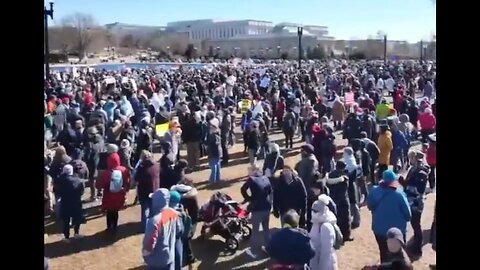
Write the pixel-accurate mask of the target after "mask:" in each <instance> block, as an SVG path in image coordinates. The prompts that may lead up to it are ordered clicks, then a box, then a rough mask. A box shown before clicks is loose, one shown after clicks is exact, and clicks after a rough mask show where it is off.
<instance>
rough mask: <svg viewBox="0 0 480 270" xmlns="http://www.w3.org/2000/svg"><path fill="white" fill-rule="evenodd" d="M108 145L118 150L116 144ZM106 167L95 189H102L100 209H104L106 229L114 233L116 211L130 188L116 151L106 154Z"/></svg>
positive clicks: (122, 203)
mask: <svg viewBox="0 0 480 270" xmlns="http://www.w3.org/2000/svg"><path fill="white" fill-rule="evenodd" d="M110 147H112V148H115V149H113V150H118V147H116V145H111V146H110ZM107 169H108V171H106V172H105V173H103V174H102V178H101V179H100V181H99V182H97V189H99V190H103V197H102V209H103V210H105V211H106V218H107V231H108V232H110V233H112V234H115V233H116V232H117V228H118V212H119V211H120V209H122V208H123V206H124V205H125V202H126V195H127V192H128V190H129V188H130V174H129V172H128V170H127V168H125V167H123V166H121V165H120V156H119V155H118V154H117V153H116V151H114V152H113V153H112V154H110V156H108V158H107Z"/></svg>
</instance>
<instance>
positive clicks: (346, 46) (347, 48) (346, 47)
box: [345, 45, 350, 60]
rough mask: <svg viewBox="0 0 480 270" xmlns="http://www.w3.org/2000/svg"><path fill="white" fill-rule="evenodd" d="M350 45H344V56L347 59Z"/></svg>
mask: <svg viewBox="0 0 480 270" xmlns="http://www.w3.org/2000/svg"><path fill="white" fill-rule="evenodd" d="M349 55H350V46H348V45H345V58H346V59H347V60H348V59H349V58H350V57H349Z"/></svg>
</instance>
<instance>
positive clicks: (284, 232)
mask: <svg viewBox="0 0 480 270" xmlns="http://www.w3.org/2000/svg"><path fill="white" fill-rule="evenodd" d="M300 219H301V216H299V214H298V213H297V212H296V211H295V210H292V209H291V210H288V211H287V212H286V213H285V214H284V215H283V216H282V221H281V223H282V228H281V229H280V230H279V231H277V232H275V233H273V234H272V237H271V238H270V241H269V242H268V245H267V248H266V250H267V252H268V254H269V255H270V257H271V258H272V259H273V261H274V264H273V267H274V269H277V270H288V269H291V270H300V269H305V265H306V264H308V263H309V262H310V260H311V259H312V258H313V256H315V249H314V247H313V246H312V243H311V241H310V236H309V235H308V232H307V231H306V230H305V229H302V228H299V225H300ZM286 243H288V244H286Z"/></svg>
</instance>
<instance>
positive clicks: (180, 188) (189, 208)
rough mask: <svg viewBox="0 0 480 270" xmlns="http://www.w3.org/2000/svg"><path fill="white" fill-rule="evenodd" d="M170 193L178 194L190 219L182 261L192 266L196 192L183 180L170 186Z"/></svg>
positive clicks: (196, 216) (196, 212)
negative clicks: (191, 241)
mask: <svg viewBox="0 0 480 270" xmlns="http://www.w3.org/2000/svg"><path fill="white" fill-rule="evenodd" d="M170 191H177V192H178V193H180V195H181V199H180V204H181V205H182V206H183V209H184V210H185V211H186V213H187V214H188V216H189V217H190V221H191V229H190V233H189V235H188V241H184V243H183V257H184V258H185V259H184V261H186V262H187V264H192V263H194V262H195V257H194V256H193V252H192V248H191V243H190V240H191V239H192V238H193V236H194V234H195V230H196V228H197V223H198V211H199V209H200V207H199V205H198V198H197V195H198V191H197V189H196V188H195V187H194V186H193V182H192V181H190V180H187V179H185V180H184V181H183V182H182V183H179V184H177V185H175V186H172V187H171V188H170Z"/></svg>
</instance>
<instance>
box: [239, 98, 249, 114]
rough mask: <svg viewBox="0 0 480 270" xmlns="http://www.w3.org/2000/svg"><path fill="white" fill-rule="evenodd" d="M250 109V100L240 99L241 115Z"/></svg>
mask: <svg viewBox="0 0 480 270" xmlns="http://www.w3.org/2000/svg"><path fill="white" fill-rule="evenodd" d="M251 107H252V101H251V100H250V99H242V104H241V106H240V112H241V113H242V114H244V113H246V112H247V111H248V110H249V109H250V108H251Z"/></svg>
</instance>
